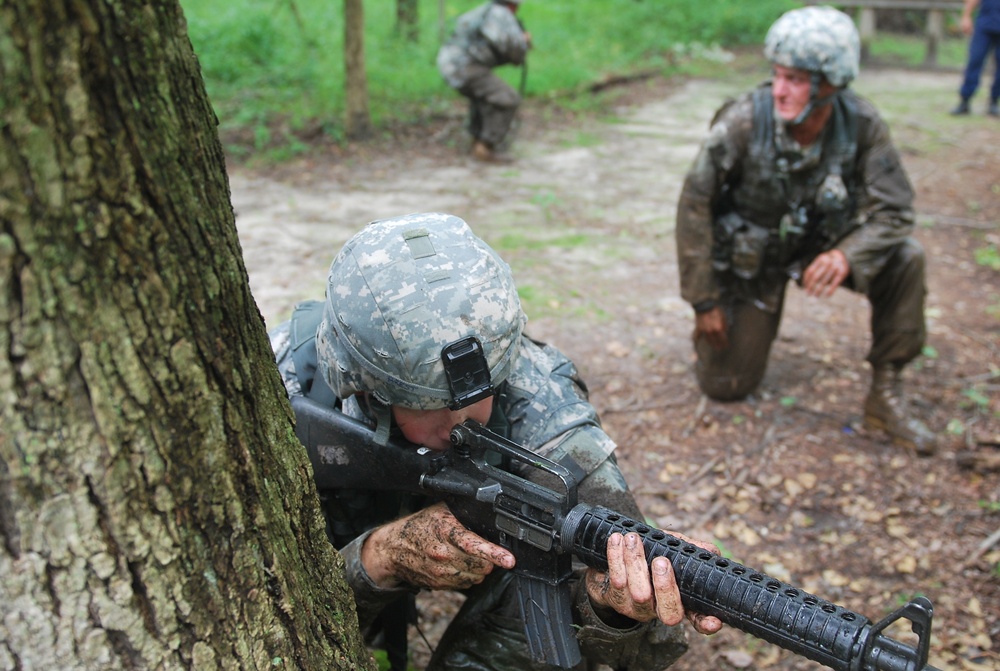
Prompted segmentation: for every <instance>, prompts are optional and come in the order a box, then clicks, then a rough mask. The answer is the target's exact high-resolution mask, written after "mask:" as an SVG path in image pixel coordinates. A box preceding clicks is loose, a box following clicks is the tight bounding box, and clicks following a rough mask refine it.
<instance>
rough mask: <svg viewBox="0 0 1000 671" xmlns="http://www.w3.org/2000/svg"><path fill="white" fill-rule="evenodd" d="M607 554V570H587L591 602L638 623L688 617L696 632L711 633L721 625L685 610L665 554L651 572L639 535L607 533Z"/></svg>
mask: <svg viewBox="0 0 1000 671" xmlns="http://www.w3.org/2000/svg"><path fill="white" fill-rule="evenodd" d="M677 537H678V538H681V539H682V540H685V541H687V542H689V543H692V544H694V545H697V546H698V547H701V548H704V549H706V550H710V551H712V552H718V550H717V549H716V548H715V547H714V546H712V545H711V544H708V543H702V542H700V541H695V540H692V539H690V538H686V537H684V536H679V535H678V536H677ZM607 556H608V572H607V573H601V572H599V571H596V570H593V569H591V570H590V571H588V573H587V592H588V594H589V595H590V598H591V601H592V602H593V603H595V604H597V605H599V606H604V607H607V608H613V609H614V610H615V611H617V612H618V613H620V614H622V615H625V616H626V617H630V618H632V619H633V620H637V621H639V622H648V621H650V620H652V619H654V618H657V619H659V620H660V621H661V622H663V623H664V624H666V625H671V626H672V625H676V624H680V622H681V621H682V620H683V619H684V617H685V616H687V618H688V619H689V620H690V621H691V623H692V624H693V625H694V628H695V629H696V630H697V631H698V632H699V633H702V634H713V633H715V632H717V631H719V629H721V628H722V622H721V621H720V620H719V619H718V618H715V617H709V616H706V615H700V614H698V613H689V612H686V611H685V610H684V606H683V604H682V603H681V594H680V591H679V590H678V588H677V580H676V578H675V576H674V570H673V567H672V566H671V565H670V561H669V560H668V559H666V558H665V557H657V558H655V559H653V561H652V567H651V568H652V570H651V571H650V566H649V565H648V564H647V563H646V554H645V550H644V549H643V546H642V537H641V536H639V534H636V533H629V534H626V535H625V536H622V535H621V534H612V535H611V536H609V537H608V548H607Z"/></svg>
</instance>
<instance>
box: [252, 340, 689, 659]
mask: <svg viewBox="0 0 1000 671" xmlns="http://www.w3.org/2000/svg"><path fill="white" fill-rule="evenodd" d="M291 332H292V328H291V326H290V323H289V322H285V323H283V324H281V325H279V326H278V327H276V328H275V329H274V330H272V331H271V333H270V337H271V345H272V348H273V349H274V352H275V358H276V361H277V363H278V369H279V371H280V373H281V375H282V378H283V379H284V381H285V386H286V389H287V390H288V392H289V393H290V394H296V393H302V390H303V388H304V387H305V388H309V383H308V382H307V381H304V380H301V379H299V377H298V375H297V373H296V370H295V363H294V361H293V359H292V351H291V350H292V348H293V347H295V346H296V345H298V344H296V343H292V342H291V337H290V334H291ZM298 346H301V345H298ZM305 346H307V347H308V346H310V344H308V343H307V344H306V345H305ZM298 360H299V361H301V359H298ZM356 398H357V397H352V398H351V399H349V401H352V402H350V403H345V404H344V409H345V412H349V413H352V414H355V415H358V414H360V415H362V416H361V417H359V418H362V419H368V420H369V421H370V420H371V418H366V417H364V414H365V413H364V410H363V409H361V406H360V404H358V403H355V402H353V401H354V400H355V399H356ZM489 425H490V428H491V429H493V430H494V431H497V432H500V433H502V434H503V435H505V436H506V437H507V438H509V439H510V440H513V441H514V442H516V443H518V444H520V445H522V446H525V447H528V448H529V449H533V450H535V451H537V452H538V453H539V454H543V455H545V456H546V457H548V458H550V459H553V460H556V461H558V460H560V459H561V458H563V457H564V456H569V457H571V458H572V459H573V460H574V461H575V462H576V464H577V465H579V466H580V467H581V468H582V469H583V471H585V472H586V473H587V476H586V477H585V478H584V479H583V480H582V482H581V484H580V488H579V490H578V495H579V499H580V501H584V502H587V503H592V504H595V505H596V504H600V505H604V506H606V507H608V508H611V509H612V510H617V511H619V512H622V513H624V514H626V515H629V516H632V517H633V518H635V519H643V518H642V517H641V513H640V512H639V510H638V507H637V505H636V503H635V500H634V499H633V497H632V494H631V492H630V491H629V489H628V485H627V484H626V482H625V479H624V477H623V476H622V473H621V471H620V470H619V469H618V466H617V463H616V461H615V459H614V456H613V452H614V449H615V444H614V442H613V441H612V440H611V439H610V438H609V437H608V436H607V434H605V433H604V431H603V429H602V428H601V425H600V421H599V419H598V416H597V413H596V411H595V409H594V407H593V406H592V405H591V404H590V403H589V401H588V400H587V389H586V386H585V385H584V383H583V381H582V380H581V379H580V378H579V376H578V374H577V370H576V367H575V365H574V364H573V363H572V362H571V361H570V360H569V359H568V358H566V356H565V355H563V354H562V353H561V352H560V351H559V350H557V349H556V348H554V347H552V346H550V345H545V344H542V343H538V342H535V341H533V340H531V339H530V338H528V337H526V336H522V341H521V343H520V350H519V356H518V359H517V361H516V363H515V364H514V366H513V368H512V370H511V373H510V374H509V376H508V377H507V379H506V380H505V381H504V382H503V383H502V385H501V388H500V389H499V390H498V392H497V396H496V401H495V403H494V411H493V416H492V417H491V419H490V422H489ZM522 475H525V476H528V475H530V474H528V473H522ZM376 476H377V474H373V477H376ZM320 494H321V497H324V514H325V515H326V516H327V521H328V523H329V524H330V526H331V529H332V530H333V531H332V533H331V536H332V538H331V539H332V540H334V543H335V545H338V546H340V547H339V549H340V551H341V553H342V555H343V556H344V559H345V563H346V566H347V580H348V584H349V585H350V586H351V588H352V590H353V591H354V595H355V602H356V604H357V609H358V619H359V622H360V624H361V627H362V630H364V629H365V628H366V627H367V626H368V624H369V623H371V622H372V621H373V620H374V618H375V617H376V616H377V614H378V613H379V612H380V611H381V610H382V609H383V608H384V607H385V606H386V605H387V604H388V603H389V602H391V601H393V600H395V599H396V598H397V597H398V596H399V595H400V594H401V593H403V592H407V591H412V588H408V587H401V588H397V589H382V588H379V587H378V586H376V585H375V584H374V583H373V582H372V581H371V579H370V578H369V577H368V575H367V573H366V572H365V570H364V568H363V566H362V564H361V547H362V545H363V543H364V541H365V540H366V539H367V537H368V535H369V534H370V533H371V530H372V529H374V528H375V527H376V526H379V525H381V524H384V523H386V522H388V521H390V520H392V519H394V518H396V517H398V516H400V515H401V514H405V513H407V512H413V511H414V510H416V509H419V508H420V507H422V506H424V505H427V504H429V502H428V501H422V500H415V499H414V497H412V496H409V495H401V496H399V497H394V496H393V495H392V493H386V492H384V491H382V492H371V493H366V492H349V493H348V494H349V496H347V497H339V498H338V497H337V496H336V495H335V494H334V493H332V492H320ZM345 515H346V516H348V517H353V519H343V517H344V516H345ZM333 536H337V537H338V539H339V541H341V542H338V539H334V538H333ZM502 573H506V572H503V571H494V574H502ZM579 573H580V575H582V573H583V567H582V566H581V567H580V570H579ZM501 584H502V585H505V584H506V583H501ZM575 584H576V595H575V598H574V601H575V604H574V624H575V625H577V627H578V629H577V635H578V639H579V641H580V644H581V648H582V650H583V653H584V656H585V658H586V659H588V660H590V661H591V662H598V663H603V664H608V665H609V666H612V667H613V668H629V667H631V668H648V669H651V670H655V669H662V668H666V667H667V666H669V665H670V664H671V663H672V662H673V661H674V660H676V659H677V657H679V656H680V655H681V654H682V653H683V652H684V651H685V650H686V648H687V644H686V641H685V638H684V634H683V630H682V628H681V627H680V626H678V627H665V626H664V625H662V624H660V623H659V622H658V621H654V622H653V623H646V624H636V623H632V624H631V625H629V626H628V627H626V628H624V629H622V628H618V627H614V626H609V625H608V624H605V623H604V622H603V621H602V620H601V618H600V617H599V616H598V615H597V614H596V613H594V611H593V610H592V608H590V605H589V598H588V597H587V594H586V588H585V585H584V581H583V580H578V581H577V582H576V583H575ZM507 591H512V590H507ZM469 598H470V599H471V598H474V597H473V596H469ZM504 601H506V602H507V605H506V606H505V605H504ZM509 603H510V599H509V598H507V599H500V600H499V601H498V602H497V603H496V604H494V605H492V606H487V608H488V609H489V608H495V609H499V610H502V609H504V608H507V609H508V610H509ZM522 643H523V642H522ZM517 645H518V643H517V642H516V641H508V642H506V643H505V649H507V648H516V647H517ZM521 653H524V654H526V651H521ZM524 654H522V655H521V657H520V659H521V660H522V661H521V662H516V663H515V662H513V661H512V663H513V664H514V667H511V668H515V667H518V664H522V663H523V657H524ZM517 659H519V657H518V655H517V654H515V655H514V656H512V657H511V660H517ZM508 667H510V665H505V664H504V663H502V661H501V660H497V662H496V666H495V668H496V669H506V668H508ZM518 668H526V667H523V666H522V667H518Z"/></svg>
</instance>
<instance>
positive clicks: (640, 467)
mask: <svg viewBox="0 0 1000 671" xmlns="http://www.w3.org/2000/svg"><path fill="white" fill-rule="evenodd" d="M761 78H762V76H761V73H760V72H759V71H749V72H743V73H739V76H736V77H732V78H730V79H729V80H726V81H708V80H692V81H686V82H678V83H666V84H665V83H662V82H659V83H650V84H640V85H636V87H635V90H634V91H633V92H632V94H631V95H630V96H628V99H629V100H630V101H631V102H632V103H633V104H629V105H623V106H622V107H621V108H620V109H618V110H616V111H615V113H614V115H613V117H614V118H613V119H605V120H597V119H592V118H588V119H583V120H579V119H577V120H575V121H574V122H573V123H572V124H556V123H553V122H547V121H545V119H544V114H545V113H544V110H543V109H540V108H539V109H527V110H526V114H525V116H526V120H525V123H524V126H523V128H522V132H521V136H520V137H519V138H518V142H517V143H516V144H515V146H514V150H513V155H514V158H515V160H514V161H513V162H512V163H510V164H507V165H482V164H479V163H475V162H473V161H472V160H471V159H469V158H467V157H465V156H464V155H463V154H462V153H461V151H460V149H457V148H455V146H453V145H455V144H457V143H459V142H460V138H461V129H460V118H461V112H460V108H459V107H458V106H456V115H455V117H454V118H452V119H450V120H446V121H445V122H444V123H443V124H442V125H440V126H439V127H438V128H436V129H433V130H432V131H431V133H432V134H431V136H429V138H428V140H427V141H426V142H423V143H417V144H416V145H413V146H410V145H408V146H405V147H404V146H401V147H399V148H398V150H392V151H383V152H382V153H381V154H379V155H365V156H360V155H357V154H354V155H351V156H348V157H346V158H342V159H341V160H338V161H326V160H317V159H312V160H303V161H300V162H298V163H296V164H295V165H291V166H284V167H282V168H281V170H280V172H273V173H271V174H261V173H259V172H249V171H244V170H239V169H236V170H234V171H233V173H232V175H231V183H232V191H233V204H234V207H235V209H236V211H237V226H238V228H239V231H240V237H241V241H242V244H243V249H244V256H245V260H246V264H247V268H248V271H249V273H250V283H251V288H252V290H253V293H254V296H255V298H256V299H257V302H258V305H259V306H260V309H261V312H262V314H263V315H264V317H265V319H266V320H267V322H268V324H269V325H273V324H275V323H277V321H279V320H281V319H284V318H286V317H287V315H288V314H289V312H290V310H291V307H292V305H294V303H295V302H297V301H298V300H302V299H304V298H312V297H321V296H322V293H323V289H324V280H325V275H326V270H327V268H328V266H329V263H330V261H331V260H332V258H333V255H334V254H335V253H336V250H337V249H338V248H339V247H340V245H341V244H342V243H343V242H344V241H345V240H346V239H347V238H348V237H349V236H350V235H351V234H352V233H353V232H355V231H356V230H357V229H358V228H359V227H360V226H361V225H363V224H364V223H365V222H367V221H370V220H372V219H376V218H380V217H386V216H394V215H398V214H403V213H406V212H413V211H421V210H440V211H446V212H451V213H454V214H457V215H459V216H462V217H463V218H465V219H466V220H467V221H468V222H469V223H470V224H471V225H472V227H473V228H474V229H475V230H476V231H477V232H478V233H479V234H480V235H481V236H482V237H484V238H485V239H486V240H487V241H489V242H490V243H491V244H492V245H494V247H496V248H497V249H498V250H499V251H500V253H501V254H502V255H503V256H504V257H505V258H506V259H507V260H508V261H509V262H510V263H511V266H512V268H513V269H514V273H515V276H516V278H517V280H518V284H519V287H520V290H521V292H522V299H523V302H524V305H525V310H526V312H527V313H528V315H529V317H530V320H531V321H530V322H529V326H528V331H529V333H531V334H532V335H533V336H534V337H536V338H541V339H546V340H550V341H552V342H555V343H557V344H558V345H560V347H562V348H563V349H564V350H565V351H566V352H567V353H569V354H570V355H571V356H572V357H573V358H574V359H575V360H576V361H577V363H578V364H579V365H580V368H581V369H582V371H583V373H584V375H585V377H586V378H587V380H588V382H589V383H590V385H591V388H592V393H593V400H594V403H595V405H596V406H597V407H598V409H599V410H600V411H601V413H602V417H603V418H604V421H605V424H606V425H607V428H608V431H609V433H610V434H611V435H612V437H614V438H615V439H616V441H618V443H619V444H620V446H621V448H620V452H619V458H620V461H621V463H622V467H623V470H625V472H626V474H627V475H628V477H629V478H630V482H631V483H632V485H633V488H634V489H635V490H636V491H637V493H638V495H639V498H640V502H641V503H642V505H643V507H644V510H645V511H646V514H647V515H648V516H649V517H650V518H651V519H652V520H653V521H654V522H655V523H656V524H657V525H658V526H661V527H664V528H672V529H676V530H678V531H682V532H685V533H691V534H692V535H696V536H699V537H704V538H714V539H716V540H717V542H718V543H719V544H720V546H721V547H723V549H724V550H725V552H726V553H728V554H730V555H731V556H733V557H734V558H736V559H737V560H738V561H741V562H743V563H745V564H748V565H750V566H753V567H756V568H759V569H761V570H764V571H766V572H768V573H769V574H771V575H773V576H774V577H777V578H779V579H782V580H786V581H788V582H791V583H793V584H797V585H799V586H802V587H804V588H805V589H806V590H808V591H810V592H813V593H815V594H818V595H820V596H822V597H824V598H827V599H830V600H832V601H835V602H837V603H840V604H842V605H845V606H846V607H848V608H850V609H852V610H855V611H857V612H860V613H863V614H865V615H868V616H869V617H871V618H872V619H879V618H881V617H883V616H884V615H885V614H886V613H888V612H889V611H891V610H893V609H894V608H896V607H897V606H898V605H899V604H900V603H903V602H905V601H906V600H907V599H909V598H912V597H913V596H914V595H916V594H926V595H928V596H930V597H931V599H932V600H933V601H934V603H935V606H936V612H935V629H934V630H935V637H934V640H933V645H932V662H933V663H935V664H936V665H937V666H939V667H940V668H955V669H959V668H960V669H976V670H979V669H983V670H986V669H994V670H997V669H1000V655H998V652H1000V623H998V619H1000V618H998V613H1000V569H998V566H1000V550H998V546H996V545H989V546H985V547H984V542H985V541H986V540H987V539H988V538H989V537H990V535H991V534H992V533H993V532H995V531H996V530H997V529H998V528H1000V475H998V474H997V473H996V472H976V471H970V470H967V469H962V468H960V467H959V466H958V465H957V464H956V461H955V455H956V454H957V453H959V452H962V451H964V450H969V449H973V450H978V451H980V452H983V451H989V450H996V449H997V447H996V445H997V444H1000V401H998V399H997V389H998V380H1000V290H998V283H1000V282H998V278H1000V275H998V274H997V272H996V271H993V270H990V269H989V268H986V267H985V266H983V265H981V264H977V263H976V261H975V257H974V253H975V250H976V249H977V248H980V247H982V246H984V245H986V244H987V243H989V242H993V244H998V243H1000V233H998V223H997V222H998V221H1000V177H998V175H1000V170H998V168H997V166H998V165H1000V149H998V147H1000V122H996V121H995V120H991V119H986V118H983V117H973V118H969V119H964V120H956V119H952V118H950V117H948V116H947V115H946V114H945V113H944V112H943V111H944V110H947V109H948V108H949V107H950V106H951V104H952V103H953V98H954V90H955V88H956V86H957V83H958V80H957V75H956V74H955V73H918V72H909V71H907V72H900V71H872V72H866V73H864V75H863V77H862V79H861V81H859V82H858V86H857V87H858V89H859V90H860V91H861V92H862V93H863V94H865V95H868V96H869V97H871V98H873V99H874V100H875V102H876V103H877V104H878V105H879V106H880V108H881V109H882V110H883V112H884V114H885V116H886V117H887V119H888V120H889V122H890V125H891V126H892V128H893V133H894V137H895V138H896V141H897V144H898V145H899V146H900V149H901V151H902V152H903V154H904V159H905V161H906V164H907V168H908V170H909V171H910V175H911V178H912V179H913V181H914V184H915V186H916V188H917V190H918V194H919V196H918V206H919V207H920V209H921V212H922V215H921V226H920V229H919V231H918V233H917V237H918V239H920V240H921V242H922V243H923V244H924V245H925V247H926V248H927V250H928V255H929V258H930V259H931V270H930V279H929V284H930V287H929V288H930V297H929V300H928V322H929V328H930V338H929V345H930V346H931V348H932V349H931V350H929V352H928V353H929V355H930V356H928V357H926V358H925V359H923V360H922V361H921V363H920V366H919V367H920V370H914V371H912V373H911V376H910V379H912V380H913V382H912V384H911V387H912V391H913V392H914V394H915V395H916V397H917V398H916V400H917V401H918V402H919V406H918V407H919V408H920V409H921V410H922V412H923V413H924V414H925V416H926V419H927V421H928V423H929V424H930V425H931V427H932V428H933V429H934V430H936V431H938V432H939V433H940V435H941V436H942V443H943V448H944V449H943V450H942V451H941V453H940V454H939V455H937V456H935V457H933V458H931V459H918V458H916V457H914V456H912V455H909V454H905V453H902V452H900V451H898V450H895V449H893V448H892V447H891V446H889V445H888V444H887V443H885V441H884V440H882V439H881V437H880V436H870V435H866V434H865V432H864V431H863V430H862V429H861V428H860V427H859V426H858V423H859V422H858V419H859V417H858V415H859V412H860V408H861V403H862V401H863V398H864V394H865V392H866V390H867V381H868V377H867V376H868V372H867V369H866V365H865V364H864V363H863V361H864V356H865V353H866V350H867V346H868V338H867V328H868V327H867V320H868V308H867V304H866V303H865V302H864V300H863V299H860V298H859V297H857V296H854V295H852V294H849V293H848V292H846V291H844V292H840V293H839V294H838V295H837V296H835V297H834V298H833V299H831V300H828V301H818V300H809V299H806V298H805V297H804V296H802V294H801V292H799V291H797V290H795V289H792V290H790V292H789V300H788V305H787V307H786V317H785V321H784V323H783V325H782V332H781V336H780V338H779V341H778V343H776V345H775V350H774V353H773V358H772V363H771V365H770V367H769V370H768V374H767V377H766V378H765V381H764V384H763V385H762V387H761V390H760V391H759V393H758V394H756V395H755V396H754V397H752V398H750V399H748V400H747V401H745V402H742V403H733V404H718V403H712V402H707V401H706V400H705V399H704V398H702V397H701V396H700V394H699V393H698V390H697V388H696V386H695V384H694V380H693V378H692V375H691V371H690V366H691V352H690V339H689V333H690V330H691V327H692V317H691V313H690V308H689V307H688V306H687V305H686V304H685V303H683V302H682V301H681V300H680V299H679V297H678V290H677V277H676V275H677V273H676V259H675V256H676V255H675V249H674V243H673V235H672V230H673V220H674V211H673V210H674V204H675V203H676V198H677V194H678V192H679V189H680V182H681V179H682V178H683V174H684V172H685V171H686V170H687V168H688V166H689V165H690V162H691V160H692V158H693V156H694V153H695V151H696V149H697V146H698V143H699V142H700V141H701V139H702V137H703V135H704V132H705V130H706V128H707V124H708V120H709V119H710V117H711V115H712V113H713V111H714V110H715V109H716V108H717V107H718V105H719V104H720V103H721V101H722V100H723V99H724V98H725V97H726V96H729V95H733V94H735V93H737V92H739V91H742V90H743V89H745V88H746V87H748V86H750V85H752V84H753V83H754V82H756V81H758V80H760V79H761ZM640 89H641V90H640ZM980 102H981V101H980ZM528 107H529V108H530V105H529V106H528ZM991 236H992V237H991ZM435 608H436V606H434V605H428V606H426V609H427V610H426V611H425V613H424V620H425V628H429V629H431V630H433V622H432V620H433V619H434V618H433V614H434V612H435V611H434V609H435ZM428 620H430V621H431V622H427V621H428ZM692 639H693V641H692V643H693V646H694V652H693V653H692V654H689V655H687V656H686V657H685V658H684V660H683V661H682V662H680V663H679V664H678V666H677V668H679V669H692V670H699V671H701V670H705V671H708V670H709V669H724V668H734V667H735V668H781V669H814V668H819V667H818V666H817V665H815V664H813V663H810V662H804V661H802V660H800V659H798V658H795V657H793V656H791V655H788V654H786V653H783V652H781V651H779V650H778V649H777V648H774V647H773V646H767V645H762V644H759V643H757V642H754V641H753V640H752V639H749V638H747V637H744V636H742V635H741V634H739V632H736V631H734V630H727V631H726V632H724V633H723V634H720V635H719V636H716V637H713V638H711V639H705V638H702V637H692Z"/></svg>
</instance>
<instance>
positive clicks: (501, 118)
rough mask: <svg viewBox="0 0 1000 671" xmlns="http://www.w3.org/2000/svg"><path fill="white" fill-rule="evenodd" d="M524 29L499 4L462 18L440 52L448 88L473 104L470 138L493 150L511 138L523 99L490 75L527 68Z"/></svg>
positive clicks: (500, 3)
mask: <svg viewBox="0 0 1000 671" xmlns="http://www.w3.org/2000/svg"><path fill="white" fill-rule="evenodd" d="M528 47H529V45H528V41H527V38H526V37H525V33H524V27H523V26H522V25H521V22H520V21H518V19H517V16H516V15H515V14H514V12H512V11H510V9H508V8H507V7H506V6H505V5H504V3H503V2H501V1H500V0H495V1H494V2H488V3H486V4H484V5H480V6H479V7H477V8H475V9H473V10H471V11H468V12H466V13H465V14H462V15H461V16H460V17H458V22H457V24H456V26H455V31H454V32H453V33H452V35H451V37H450V38H449V39H448V41H447V42H446V43H445V44H444V45H443V46H442V47H441V49H440V50H439V51H438V56H437V65H438V70H440V72H441V75H442V76H443V77H444V79H445V81H446V82H448V85H449V86H451V87H452V88H453V89H455V90H457V91H458V92H459V93H461V94H462V95H463V96H465V97H466V98H468V99H469V133H470V134H471V135H472V137H473V138H475V139H476V140H480V141H482V142H485V143H486V144H487V145H488V146H489V147H491V148H493V147H498V146H500V144H501V143H502V142H503V141H504V138H506V137H507V133H508V131H509V130H510V126H511V123H512V122H513V121H514V115H515V114H516V112H517V108H518V106H519V105H520V104H521V96H520V95H519V94H518V92H517V91H515V90H514V89H513V88H511V87H510V86H509V85H508V84H507V83H506V82H505V81H504V80H503V79H501V78H500V77H498V76H497V75H495V74H493V72H492V69H493V68H495V67H499V66H501V65H507V64H508V63H509V64H513V65H520V64H522V63H524V59H525V56H526V54H527V53H528Z"/></svg>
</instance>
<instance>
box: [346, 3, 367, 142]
mask: <svg viewBox="0 0 1000 671" xmlns="http://www.w3.org/2000/svg"><path fill="white" fill-rule="evenodd" d="M344 84H345V87H346V88H345V98H346V103H347V118H346V122H345V132H346V135H347V137H348V138H350V139H351V140H364V139H367V138H369V137H371V134H372V122H371V116H370V115H369V113H368V75H367V74H366V73H365V12H364V6H363V0H344Z"/></svg>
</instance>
